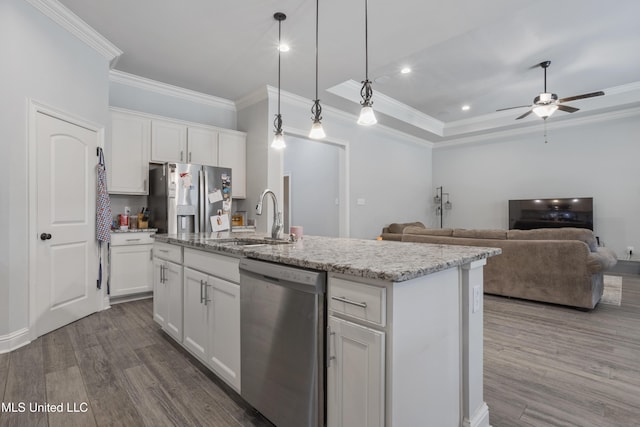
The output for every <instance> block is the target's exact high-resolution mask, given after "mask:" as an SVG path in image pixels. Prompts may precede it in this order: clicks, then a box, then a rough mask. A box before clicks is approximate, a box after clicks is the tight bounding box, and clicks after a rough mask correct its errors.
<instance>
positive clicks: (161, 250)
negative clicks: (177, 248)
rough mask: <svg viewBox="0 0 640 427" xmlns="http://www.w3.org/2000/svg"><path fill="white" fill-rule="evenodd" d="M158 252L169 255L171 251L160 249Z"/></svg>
mask: <svg viewBox="0 0 640 427" xmlns="http://www.w3.org/2000/svg"><path fill="white" fill-rule="evenodd" d="M158 252H164V253H165V254H168V253H169V251H168V250H167V249H158Z"/></svg>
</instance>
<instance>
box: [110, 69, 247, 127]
mask: <svg viewBox="0 0 640 427" xmlns="http://www.w3.org/2000/svg"><path fill="white" fill-rule="evenodd" d="M116 75H117V76H121V75H123V73H116ZM131 77H132V79H131V82H130V83H129V84H127V83H123V82H122V81H126V80H127V79H126V78H121V77H119V78H117V80H116V81H113V79H112V81H111V82H110V85H109V105H110V106H112V107H120V108H126V109H129V110H134V111H141V112H144V113H149V114H156V115H159V116H165V117H170V118H174V119H180V120H185V121H190V122H195V123H202V124H205V125H210V126H219V127H221V128H225V129H236V117H237V115H236V111H235V108H234V107H233V105H232V104H231V103H230V101H226V102H225V100H221V101H222V102H220V104H219V105H217V104H216V102H215V101H208V100H207V99H206V95H203V94H202V95H201V98H202V99H200V100H199V99H198V97H196V96H190V93H189V92H190V91H185V90H181V88H177V87H172V86H170V85H162V84H160V85H158V84H157V82H154V81H153V80H147V79H143V78H140V77H137V76H131ZM137 82H141V84H139V85H138V83H137ZM156 86H160V87H161V89H160V90H154V87H156ZM172 88H173V89H175V90H172ZM183 92H185V94H184V95H183ZM212 98H213V97H212ZM227 104H229V105H227Z"/></svg>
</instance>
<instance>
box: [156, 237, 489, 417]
mask: <svg viewBox="0 0 640 427" xmlns="http://www.w3.org/2000/svg"><path fill="white" fill-rule="evenodd" d="M238 239H241V241H240V240H238ZM156 242H160V244H164V245H167V244H168V245H171V246H174V245H175V246H178V247H183V248H185V251H187V250H189V251H193V250H197V251H199V252H201V253H202V254H206V253H208V252H209V253H211V256H221V255H226V256H228V258H229V259H234V258H240V257H247V258H253V259H257V260H262V261H268V262H272V263H277V264H282V265H287V266H294V267H299V268H305V269H311V270H318V271H324V272H327V312H328V322H327V323H328V334H327V339H326V342H327V349H326V350H327V365H328V367H327V403H326V405H327V425H328V426H341V425H343V426H347V425H349V426H351V425H367V426H375V425H378V426H383V425H386V426H405V425H406V426H410V425H411V426H412V425H437V426H458V425H463V426H474V427H475V426H489V411H488V408H487V406H486V404H485V402H484V400H483V390H482V387H483V381H482V375H483V372H482V369H483V362H482V351H483V338H482V335H483V329H482V321H483V316H482V295H483V292H482V267H483V266H484V264H485V263H486V258H488V257H490V256H494V255H498V254H500V249H496V248H480V247H465V246H457V245H456V246H448V245H431V244H424V243H415V244H414V243H401V242H390V241H375V240H359V239H344V238H325V237H316V236H305V237H304V239H303V240H300V241H298V242H294V243H278V244H273V242H271V243H265V241H264V235H247V233H241V235H238V234H235V233H211V234H206V235H205V234H188V235H157V236H156ZM238 282H239V280H238ZM205 299H206V296H205ZM354 302H355V304H354ZM186 315H187V314H186V312H185V316H186ZM185 318H186V317H185ZM174 337H175V336H174ZM228 370H229V369H227V371H228ZM214 371H215V370H214ZM236 389H237V388H236Z"/></svg>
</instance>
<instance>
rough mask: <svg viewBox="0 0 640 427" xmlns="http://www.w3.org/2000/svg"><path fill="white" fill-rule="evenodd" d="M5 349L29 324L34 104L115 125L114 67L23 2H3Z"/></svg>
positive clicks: (0, 289) (0, 133) (0, 306)
mask: <svg viewBox="0 0 640 427" xmlns="http://www.w3.org/2000/svg"><path fill="white" fill-rule="evenodd" d="M0 43H1V44H0V57H2V58H4V60H3V63H2V66H1V67H0V68H1V71H0V73H1V75H0V85H1V86H0V89H1V90H0V93H2V96H1V97H0V102H1V103H2V114H0V141H1V142H0V144H2V145H1V147H2V152H3V156H4V157H3V160H4V161H3V163H4V165H5V167H2V168H0V182H2V183H3V185H2V190H0V191H2V193H1V195H0V197H1V203H0V224H2V226H3V227H4V232H3V238H2V239H0V263H1V264H0V267H1V268H0V345H1V344H2V342H1V341H2V338H3V336H7V335H10V334H12V333H14V332H16V331H19V330H22V329H23V328H27V327H28V326H29V304H28V298H29V292H28V289H29V287H28V282H29V274H28V255H29V253H28V247H29V246H28V242H29V241H32V239H35V236H29V235H28V222H27V219H28V212H29V209H35V208H36V207H35V206H29V205H28V200H29V192H28V190H29V186H28V180H27V178H28V157H27V156H28V153H27V129H28V123H27V118H28V113H27V106H28V102H27V100H28V98H31V99H33V100H35V101H39V102H41V103H44V104H46V105H49V106H52V107H55V108H57V109H59V110H63V111H65V112H67V113H70V114H72V115H74V116H77V117H81V118H84V119H86V120H87V121H90V122H93V123H96V124H101V125H105V124H106V123H107V121H108V72H109V64H108V61H107V59H105V58H104V57H103V56H101V55H100V54H98V53H96V52H95V51H94V50H92V49H91V48H89V47H88V46H87V45H86V44H85V43H83V42H81V41H79V40H78V39H76V38H75V37H73V36H71V35H70V34H69V33H68V32H67V31H66V30H63V29H62V28H61V27H59V26H58V25H57V24H55V23H54V22H53V21H51V20H50V19H49V18H47V17H46V16H44V15H43V14H41V12H39V11H37V10H36V9H35V8H33V7H32V6H31V5H30V4H28V3H27V2H26V1H24V0H3V1H2V2H0Z"/></svg>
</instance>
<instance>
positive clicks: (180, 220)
mask: <svg viewBox="0 0 640 427" xmlns="http://www.w3.org/2000/svg"><path fill="white" fill-rule="evenodd" d="M231 203H232V197H231V169H229V168H220V167H214V166H203V165H194V164H188V163H165V164H163V165H152V167H151V168H150V170H149V198H148V205H149V209H150V211H151V212H150V221H151V223H150V226H151V227H153V228H157V229H158V232H159V233H168V234H182V233H199V232H211V231H224V230H225V229H230V228H231V221H230V219H231V218H230V216H231V215H230V214H231Z"/></svg>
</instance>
